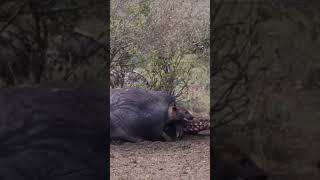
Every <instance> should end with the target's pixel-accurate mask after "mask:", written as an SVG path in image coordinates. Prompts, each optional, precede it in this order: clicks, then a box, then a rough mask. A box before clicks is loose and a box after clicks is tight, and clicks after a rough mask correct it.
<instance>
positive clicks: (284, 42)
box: [211, 0, 320, 180]
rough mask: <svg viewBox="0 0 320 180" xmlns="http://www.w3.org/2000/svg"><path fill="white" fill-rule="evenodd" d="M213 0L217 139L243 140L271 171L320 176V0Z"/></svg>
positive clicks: (288, 176) (276, 175) (283, 176)
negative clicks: (319, 163)
mask: <svg viewBox="0 0 320 180" xmlns="http://www.w3.org/2000/svg"><path fill="white" fill-rule="evenodd" d="M211 3H212V5H213V8H212V9H211V18H212V21H211V27H212V34H211V36H212V40H213V41H212V43H213V44H212V48H213V50H212V54H211V55H212V56H211V60H212V61H213V62H212V63H213V66H212V69H211V82H212V83H213V85H212V87H213V91H212V92H213V94H212V98H213V99H212V105H213V106H212V107H211V113H212V114H211V115H212V116H211V117H213V126H214V128H212V131H211V132H214V136H215V139H214V140H215V141H214V142H213V144H214V143H218V144H219V143H225V142H233V143H236V144H238V145H239V146H240V147H242V149H244V150H245V151H247V152H250V153H252V154H253V156H254V159H256V161H257V162H258V164H259V165H260V166H262V167H263V168H264V169H266V170H267V172H269V173H270V174H271V177H272V178H271V179H279V180H280V179H319V169H317V168H316V162H317V161H319V154H318V153H319V150H320V139H319V137H320V136H319V135H320V134H319V133H320V126H319V125H320V124H319V122H320V121H319V118H320V114H319V112H320V111H319V105H320V96H319V95H320V86H319V85H320V59H319V52H318V50H319V47H320V37H319V31H320V21H319V20H320V19H319V17H320V16H319V15H320V14H319V9H320V4H319V2H317V1H308V3H306V2H304V3H303V2H300V1H219V0H214V1H211Z"/></svg>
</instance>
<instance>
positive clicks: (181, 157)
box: [110, 132, 210, 180]
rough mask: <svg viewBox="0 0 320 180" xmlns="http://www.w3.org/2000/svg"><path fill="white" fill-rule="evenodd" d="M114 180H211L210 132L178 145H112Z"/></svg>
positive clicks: (188, 138) (186, 139)
mask: <svg viewBox="0 0 320 180" xmlns="http://www.w3.org/2000/svg"><path fill="white" fill-rule="evenodd" d="M110 173H111V175H110V176H111V180H120V179H121V180H122V179H126V180H127V179H130V180H133V179H139V180H143V179H153V180H156V179H159V180H160V179H188V180H193V179H195V180H196V179H197V180H202V179H203V180H208V179H210V136H209V133H208V132H205V133H202V134H201V135H196V136H191V135H190V136H186V137H184V138H183V139H182V140H179V141H176V142H147V141H146V142H142V143H137V144H133V143H125V144H121V145H110Z"/></svg>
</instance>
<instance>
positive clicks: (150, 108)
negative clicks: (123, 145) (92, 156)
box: [110, 88, 181, 142]
mask: <svg viewBox="0 0 320 180" xmlns="http://www.w3.org/2000/svg"><path fill="white" fill-rule="evenodd" d="M175 102H176V100H175V97H174V96H172V95H169V94H167V93H165V92H161V91H150V90H143V89H135V88H129V89H112V90H111V94H110V138H111V140H122V141H129V142H139V141H142V140H150V141H163V140H171V138H170V137H169V136H168V135H166V133H165V132H164V127H165V125H166V124H168V123H171V122H174V121H177V122H178V121H180V120H181V116H180V115H179V113H176V112H172V111H175V109H174V108H173V109H171V110H172V111H171V112H172V114H174V115H172V114H171V115H170V108H172V107H175Z"/></svg>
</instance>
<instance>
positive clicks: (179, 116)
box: [168, 103, 193, 121]
mask: <svg viewBox="0 0 320 180" xmlns="http://www.w3.org/2000/svg"><path fill="white" fill-rule="evenodd" d="M168 115H169V121H182V120H192V119H193V115H192V113H191V112H190V111H188V110H187V109H186V108H184V107H180V106H177V105H176V103H171V104H170V105H169V109H168Z"/></svg>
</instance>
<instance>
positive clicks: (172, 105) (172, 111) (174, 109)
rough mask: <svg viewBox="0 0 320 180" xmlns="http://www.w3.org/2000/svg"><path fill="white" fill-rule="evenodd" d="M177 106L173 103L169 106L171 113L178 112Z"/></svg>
mask: <svg viewBox="0 0 320 180" xmlns="http://www.w3.org/2000/svg"><path fill="white" fill-rule="evenodd" d="M177 110H178V109H177V106H176V103H175V102H172V103H170V104H169V113H174V112H177Z"/></svg>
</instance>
